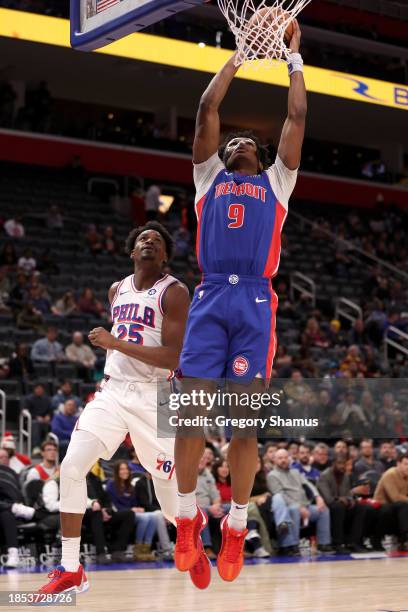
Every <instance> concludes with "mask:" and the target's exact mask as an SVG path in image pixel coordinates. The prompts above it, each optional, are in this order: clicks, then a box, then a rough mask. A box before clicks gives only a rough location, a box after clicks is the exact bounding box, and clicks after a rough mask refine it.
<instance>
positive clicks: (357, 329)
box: [347, 319, 369, 347]
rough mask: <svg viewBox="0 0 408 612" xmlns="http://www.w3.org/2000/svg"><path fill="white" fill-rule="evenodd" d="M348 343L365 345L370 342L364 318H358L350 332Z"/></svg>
mask: <svg viewBox="0 0 408 612" xmlns="http://www.w3.org/2000/svg"><path fill="white" fill-rule="evenodd" d="M347 340H348V344H351V345H357V346H359V347H360V346H361V347H362V346H364V345H365V344H369V336H368V334H367V333H366V331H365V326H364V321H363V320H362V319H356V320H355V321H354V323H353V325H352V327H351V329H350V331H349V333H348V337H347Z"/></svg>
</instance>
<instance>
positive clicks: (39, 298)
mask: <svg viewBox="0 0 408 612" xmlns="http://www.w3.org/2000/svg"><path fill="white" fill-rule="evenodd" d="M27 300H28V303H29V304H31V305H32V306H33V307H34V310H35V312H37V313H41V314H43V315H46V314H49V313H50V312H51V304H50V301H49V299H48V298H47V297H46V294H45V291H44V289H43V288H42V287H41V286H40V285H38V284H35V285H31V287H30V288H29V290H28V295H27Z"/></svg>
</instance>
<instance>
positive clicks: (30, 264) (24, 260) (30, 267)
mask: <svg viewBox="0 0 408 612" xmlns="http://www.w3.org/2000/svg"><path fill="white" fill-rule="evenodd" d="M17 265H18V267H19V269H20V270H22V271H23V272H24V274H27V276H30V274H31V273H32V272H34V270H35V269H36V267H37V261H36V260H35V259H34V257H33V252H32V250H31V249H25V251H24V254H23V255H22V256H21V257H20V259H19V260H18V264H17Z"/></svg>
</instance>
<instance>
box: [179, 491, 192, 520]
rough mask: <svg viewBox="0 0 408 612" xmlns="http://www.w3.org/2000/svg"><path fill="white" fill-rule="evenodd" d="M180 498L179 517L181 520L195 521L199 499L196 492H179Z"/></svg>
mask: <svg viewBox="0 0 408 612" xmlns="http://www.w3.org/2000/svg"><path fill="white" fill-rule="evenodd" d="M177 497H178V515H179V518H189V519H193V518H194V517H195V515H196V514H197V499H196V492H195V491H191V493H180V492H177Z"/></svg>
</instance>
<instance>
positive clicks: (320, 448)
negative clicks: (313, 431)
mask: <svg viewBox="0 0 408 612" xmlns="http://www.w3.org/2000/svg"><path fill="white" fill-rule="evenodd" d="M312 467H314V468H316V469H317V470H319V472H324V470H327V468H328V467H330V459H329V447H328V446H327V444H325V443H324V442H318V443H317V444H316V446H315V447H314V449H313V453H312Z"/></svg>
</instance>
